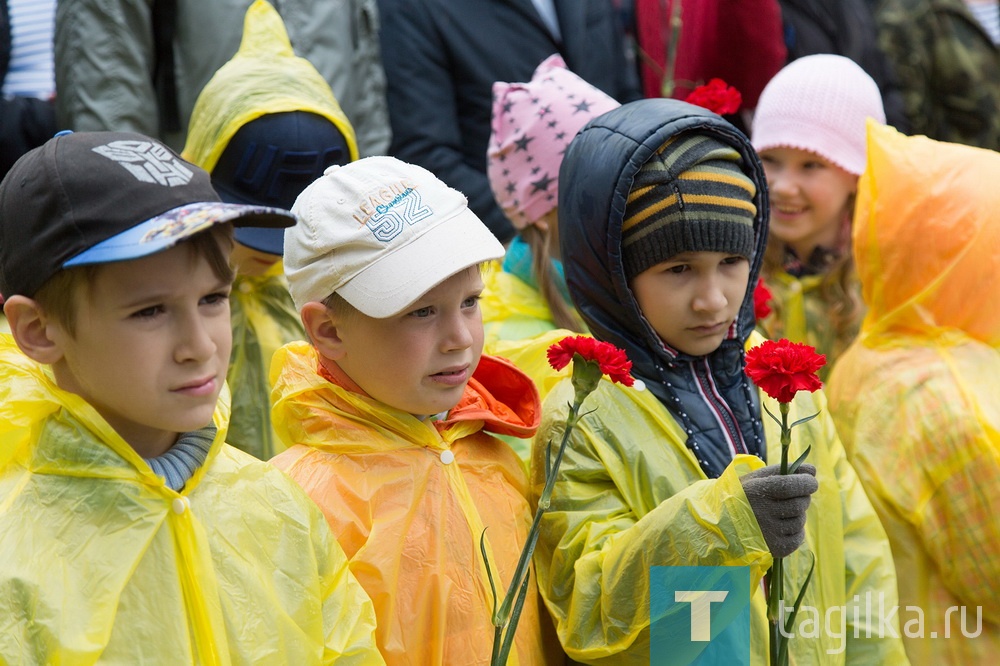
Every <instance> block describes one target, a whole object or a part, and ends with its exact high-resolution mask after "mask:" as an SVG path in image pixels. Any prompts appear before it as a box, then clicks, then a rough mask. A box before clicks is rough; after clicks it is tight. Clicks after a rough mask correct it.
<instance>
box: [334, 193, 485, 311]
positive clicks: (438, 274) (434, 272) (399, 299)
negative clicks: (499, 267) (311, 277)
mask: <svg viewBox="0 0 1000 666" xmlns="http://www.w3.org/2000/svg"><path fill="white" fill-rule="evenodd" d="M503 255H504V247H503V244H501V243H500V241H498V240H497V239H496V237H495V236H494V235H493V234H492V233H491V232H490V230H489V229H487V228H486V226H485V225H483V223H482V222H481V221H480V220H479V218H478V217H476V215H475V213H473V212H472V211H470V210H468V209H466V210H464V211H462V213H460V214H458V215H455V216H454V217H452V218H451V219H449V220H447V221H445V222H442V223H440V224H438V225H436V226H434V227H433V228H431V229H429V230H428V231H427V232H426V233H424V234H423V235H421V236H420V237H419V238H416V239H414V240H413V241H412V242H410V243H408V244H406V245H404V246H403V247H401V248H399V249H398V250H396V251H395V252H393V253H392V254H388V255H386V256H384V257H382V258H381V259H379V260H378V261H377V262H375V263H373V264H372V265H371V266H368V267H367V268H365V269H364V270H363V271H361V272H360V273H358V274H357V275H355V276H354V277H353V278H351V280H350V281H349V282H347V284H345V285H344V286H342V287H341V288H340V289H337V293H338V294H340V295H341V296H343V297H344V299H345V300H346V301H347V302H348V303H350V304H351V305H353V306H354V307H356V308H357V309H358V310H360V311H361V312H363V313H364V314H366V315H368V316H369V317H374V318H375V319H385V318H386V317H391V316H393V315H395V314H399V313H400V312H402V311H403V310H405V309H406V307H407V306H408V305H410V304H412V303H413V302H414V301H416V300H417V299H419V298H420V297H421V296H423V295H424V294H426V293H427V292H428V291H430V290H431V289H432V288H434V287H435V286H437V285H438V284H440V283H442V282H444V281H445V280H447V279H448V278H450V277H451V276H452V275H455V274H456V273H458V272H459V271H462V270H465V269H466V268H469V267H470V266H475V265H477V264H481V263H483V262H486V261H491V260H493V259H499V258H500V257H502V256H503Z"/></svg>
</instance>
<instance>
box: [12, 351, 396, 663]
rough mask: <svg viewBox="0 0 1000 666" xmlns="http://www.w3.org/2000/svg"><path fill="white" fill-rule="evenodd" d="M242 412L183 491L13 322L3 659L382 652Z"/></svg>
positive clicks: (335, 556) (336, 564)
mask: <svg viewBox="0 0 1000 666" xmlns="http://www.w3.org/2000/svg"><path fill="white" fill-rule="evenodd" d="M228 411H229V410H228V408H227V407H226V405H225V400H220V402H219V407H218V408H217V409H216V412H215V424H216V426H217V427H218V435H217V437H216V441H215V442H214V443H213V445H212V448H211V450H210V451H209V454H208V459H207V460H206V462H205V464H204V465H203V466H202V467H201V468H200V469H199V470H198V471H196V472H195V474H194V476H193V477H192V478H191V479H190V480H189V481H188V483H187V486H186V487H185V488H184V490H183V491H182V492H180V493H176V492H174V491H173V490H170V489H169V488H167V487H166V486H165V485H164V482H163V480H162V479H161V478H160V477H158V476H156V475H154V474H153V472H152V470H151V469H150V467H149V465H148V464H146V463H145V462H144V461H143V460H142V459H141V458H140V457H139V456H138V454H136V452H135V451H134V450H133V449H132V448H131V447H129V446H128V444H126V443H125V441H124V440H122V439H121V438H120V437H119V436H118V435H117V433H115V431H114V430H112V429H111V427H110V426H109V425H108V424H107V422H106V421H105V420H104V419H103V418H101V417H100V416H99V415H98V413H97V412H96V411H95V410H94V409H93V408H92V407H91V406H90V405H88V404H87V403H86V402H84V401H83V400H82V399H81V398H80V397H79V396H77V395H74V394H71V393H67V392H64V391H62V390H60V389H59V388H58V387H57V386H56V385H55V384H54V383H53V381H52V380H51V377H50V374H49V372H48V370H47V369H44V368H43V367H42V366H39V365H38V364H36V363H34V362H33V361H31V360H29V359H28V358H27V357H25V356H24V355H23V354H21V353H20V352H19V350H18V349H17V348H16V347H15V346H14V343H13V340H12V338H10V336H6V335H0V663H4V664H73V665H74V666H78V665H84V664H96V663H98V662H101V663H116V664H139V663H142V664H165V665H166V664H170V665H173V664H203V665H207V664H224V665H228V664H263V663H275V664H296V665H298V664H330V663H334V662H336V663H337V664H373V665H374V664H381V663H383V661H382V659H381V657H380V655H379V654H378V653H377V651H376V650H375V648H374V636H373V632H374V623H375V620H374V614H373V610H372V605H371V601H370V600H369V599H368V597H367V596H366V595H365V593H364V591H363V590H362V589H361V587H360V586H359V585H358V582H357V580H356V579H355V578H354V577H353V576H352V575H351V574H350V571H349V569H348V567H347V562H346V559H345V557H344V554H343V552H342V551H341V550H340V549H339V548H338V547H337V545H336V542H335V541H334V539H333V536H332V535H331V534H330V531H329V529H328V528H327V526H326V525H325V524H324V521H323V516H322V514H320V512H319V511H318V510H317V509H316V507H315V506H314V505H313V504H312V503H311V502H310V501H309V499H308V498H307V497H306V496H305V495H304V494H303V493H302V492H301V491H300V490H299V489H298V488H296V487H295V485H294V484H293V483H291V481H289V480H288V479H287V478H285V477H284V475H282V474H281V473H280V472H278V471H277V470H275V469H273V468H272V467H270V466H269V465H267V464H265V463H262V462H259V461H256V460H253V459H252V458H250V457H249V456H247V455H246V454H244V453H242V452H240V451H237V450H236V449H234V448H232V447H230V446H228V445H226V444H224V443H223V438H224V436H225V432H226V422H227V420H228V416H229V415H228Z"/></svg>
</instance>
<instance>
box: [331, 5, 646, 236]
mask: <svg viewBox="0 0 1000 666" xmlns="http://www.w3.org/2000/svg"><path fill="white" fill-rule="evenodd" d="M378 2H379V14H380V16H381V21H382V23H381V26H382V27H381V30H380V37H381V48H382V62H383V64H384V65H385V74H386V81H387V82H388V101H389V119H390V122H391V124H392V147H391V149H390V152H391V153H392V154H393V155H394V156H396V157H398V158H399V159H401V160H403V161H405V162H411V163H413V164H418V165H420V166H423V167H424V168H426V169H428V170H429V171H431V172H432V173H434V174H435V175H436V176H437V177H438V178H440V179H441V180H443V181H444V182H446V183H447V184H448V185H450V186H451V187H454V188H455V189H457V190H459V191H461V192H463V193H464V194H465V195H466V196H467V197H468V198H469V206H470V208H472V210H473V211H474V212H475V213H476V214H477V215H478V216H479V217H480V219H482V220H483V222H485V223H486V226H488V227H489V228H490V230H491V231H492V232H493V234H494V235H495V236H496V237H497V238H498V239H500V240H501V241H502V242H507V241H509V240H511V238H513V236H514V227H513V226H512V225H511V223H510V221H509V220H508V219H507V218H506V216H505V215H504V214H503V211H501V210H500V208H499V207H498V206H497V203H496V201H495V200H494V198H493V192H492V190H491V189H490V184H489V179H488V178H487V176H486V148H487V143H488V140H489V136H490V115H491V112H492V107H493V103H492V102H493V97H492V89H493V83H494V82H495V81H528V80H530V79H531V76H532V74H533V73H534V71H535V68H536V67H537V66H538V65H539V64H540V63H541V62H542V61H543V60H545V59H546V58H547V57H549V56H550V55H552V54H553V53H559V54H560V55H561V56H562V57H563V60H564V61H565V62H566V64H567V66H568V68H569V69H570V71H572V72H574V73H576V74H577V75H578V76H580V77H581V78H583V79H584V80H585V81H587V82H588V83H590V84H592V85H594V86H596V87H597V88H599V89H601V90H603V91H604V92H605V93H607V94H608V95H610V96H611V97H613V98H615V99H617V100H618V101H620V102H627V101H631V100H635V99H638V98H640V97H641V96H642V93H641V91H640V88H639V81H638V74H637V73H636V71H635V69H634V67H633V66H632V64H631V63H630V61H629V59H628V57H627V55H626V48H625V39H624V30H623V28H622V25H621V23H620V21H619V20H618V16H617V14H616V13H615V10H614V8H613V7H612V5H611V2H610V1H609V0H462V1H461V2H454V1H452V0H378ZM348 115H350V114H348ZM529 140H530V139H529Z"/></svg>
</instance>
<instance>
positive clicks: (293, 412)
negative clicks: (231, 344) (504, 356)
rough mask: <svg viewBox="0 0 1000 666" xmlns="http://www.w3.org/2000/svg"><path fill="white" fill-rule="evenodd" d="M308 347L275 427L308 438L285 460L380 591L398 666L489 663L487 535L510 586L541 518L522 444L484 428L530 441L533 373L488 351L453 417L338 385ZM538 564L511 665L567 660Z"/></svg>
mask: <svg viewBox="0 0 1000 666" xmlns="http://www.w3.org/2000/svg"><path fill="white" fill-rule="evenodd" d="M318 362H319V361H318V356H317V354H316V351H315V350H314V349H313V348H312V346H310V345H308V344H306V343H291V344H289V345H286V346H285V347H284V348H282V349H281V350H279V351H278V353H277V354H276V355H275V359H274V364H273V366H272V368H271V376H272V380H273V381H274V382H275V388H274V393H273V395H274V398H275V405H274V410H273V421H274V426H275V428H276V429H277V431H278V434H279V435H280V436H281V437H282V439H283V440H285V441H286V442H287V443H290V444H295V446H291V447H290V448H289V449H288V450H286V451H285V452H284V453H282V454H280V455H279V456H277V457H276V458H274V459H273V460H272V463H273V464H274V465H276V466H277V467H278V468H279V469H282V470H284V471H286V472H287V473H288V474H289V475H290V476H291V477H292V478H293V479H295V480H296V481H297V482H298V483H299V484H301V485H302V486H303V488H305V490H306V492H307V493H309V495H310V496H311V497H312V498H313V499H314V500H315V501H316V502H317V504H319V505H320V508H321V509H322V510H323V513H324V514H326V518H327V520H328V521H329V523H330V526H331V527H332V528H333V532H334V533H335V534H337V535H338V538H339V540H340V543H341V545H342V546H343V547H344V551H345V552H346V553H347V557H348V558H349V559H350V563H351V570H352V571H353V572H354V574H355V575H356V576H357V578H358V581H359V582H360V583H361V585H362V586H363V587H364V588H365V590H366V591H367V592H368V594H369V595H370V596H371V597H372V601H373V602H374V604H375V615H376V618H377V623H378V624H377V628H376V640H377V642H378V646H379V649H380V650H381V651H382V654H383V656H384V657H385V659H386V662H387V663H389V664H406V665H408V666H410V665H417V664H421V665H427V666H432V665H440V664H445V665H448V666H450V665H451V664H456V665H459V664H461V665H462V666H467V665H468V666H473V665H483V666H485V665H486V664H489V662H490V653H491V649H492V645H493V633H494V632H493V625H492V623H491V613H492V609H493V601H492V596H491V593H490V587H489V582H488V578H487V574H486V568H485V566H484V564H483V558H482V555H481V551H480V538H481V537H482V535H483V530H484V529H486V528H488V529H487V530H486V535H485V544H486V548H487V552H488V553H489V560H490V565H491V568H492V572H493V578H494V580H495V581H497V589H498V590H499V591H500V594H501V595H502V594H503V592H504V591H505V590H506V586H507V584H508V582H509V581H510V577H511V574H512V572H513V570H514V567H515V565H516V562H517V559H518V556H519V555H520V552H521V547H522V545H523V544H524V542H525V539H526V536H527V533H528V528H529V526H530V524H531V518H532V512H531V509H530V507H529V505H528V500H527V498H526V495H527V478H526V475H525V472H524V468H523V466H522V464H521V462H520V461H519V460H518V458H517V456H515V455H514V452H513V451H511V449H510V448H509V447H508V446H507V445H506V444H504V443H502V442H500V441H499V440H497V439H496V438H494V437H493V436H491V434H490V433H487V432H486V431H485V430H484V426H485V427H489V428H490V432H499V433H502V434H511V435H516V436H520V437H525V436H528V435H529V434H530V433H531V432H533V431H534V429H535V428H536V427H537V424H538V418H539V414H538V397H537V393H536V392H535V390H534V388H533V386H532V385H531V384H530V382H529V381H528V379H527V377H525V376H524V375H523V374H522V373H521V372H519V371H517V370H516V369H515V368H513V367H512V366H510V365H509V364H507V363H504V362H502V361H500V360H497V359H493V358H490V357H488V356H483V358H482V360H481V361H480V363H479V367H478V368H477V369H476V372H475V374H474V375H473V378H472V380H471V381H470V383H469V386H468V388H467V389H466V391H465V396H464V397H463V399H462V400H461V401H460V402H459V404H458V405H457V406H456V407H454V408H453V409H452V410H451V411H450V412H449V414H448V417H447V418H446V419H444V420H439V421H435V422H431V421H422V420H420V419H418V418H417V417H415V416H413V415H411V414H407V413H404V412H401V411H399V410H396V409H392V408H391V407H388V406H387V405H385V404H383V403H380V402H378V401H376V400H374V399H372V398H370V397H368V396H366V395H363V394H361V393H357V392H355V391H352V390H349V389H348V388H345V387H344V386H341V385H339V384H337V383H333V382H331V381H328V379H326V378H324V377H323V376H322V375H320V374H319V373H318V372H317V370H318V367H319V366H318ZM541 613H544V611H543V610H542V609H541V603H540V601H539V598H538V594H537V592H536V589H535V584H534V573H533V572H532V577H531V585H530V587H529V593H528V598H527V601H526V603H525V606H524V614H523V615H522V616H521V621H520V624H519V625H518V628H517V633H516V638H515V643H514V650H513V651H512V652H511V657H510V661H509V664H511V665H512V666H513V665H515V664H519V665H520V666H528V665H530V664H545V663H552V664H554V663H561V653H559V655H560V658H559V661H558V662H557V661H555V660H553V659H552V658H550V657H548V656H547V654H545V651H546V650H553V649H555V650H558V642H557V641H556V640H555V636H554V635H551V636H550V639H549V640H548V641H546V640H545V639H543V635H544V634H545V631H544V630H543V626H545V625H544V624H543V619H544V620H545V621H547V618H543V616H542V615H541Z"/></svg>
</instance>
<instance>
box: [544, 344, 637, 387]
mask: <svg viewBox="0 0 1000 666" xmlns="http://www.w3.org/2000/svg"><path fill="white" fill-rule="evenodd" d="M575 354H579V355H580V357H581V358H582V359H583V360H584V361H591V362H593V363H596V364H597V365H598V367H599V368H600V371H601V374H603V375H607V376H608V377H609V378H610V379H611V381H613V382H618V383H619V384H624V385H625V386H632V384H634V383H635V381H634V380H633V379H632V375H631V374H629V373H630V372H631V371H632V361H630V360H628V356H626V355H625V352H624V351H622V350H621V349H619V348H618V347H615V346H614V345H613V344H610V343H608V342H601V341H600V340H597V339H595V338H592V337H589V336H586V335H577V336H575V337H571V338H570V337H567V338H563V339H562V340H560V341H559V342H557V343H555V344H554V345H552V346H551V347H549V349H548V351H547V352H546V355H547V356H548V358H549V365H551V366H552V367H553V368H555V369H556V370H562V369H563V368H565V367H566V366H567V365H569V363H570V361H572V360H573V356H574V355H575Z"/></svg>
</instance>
